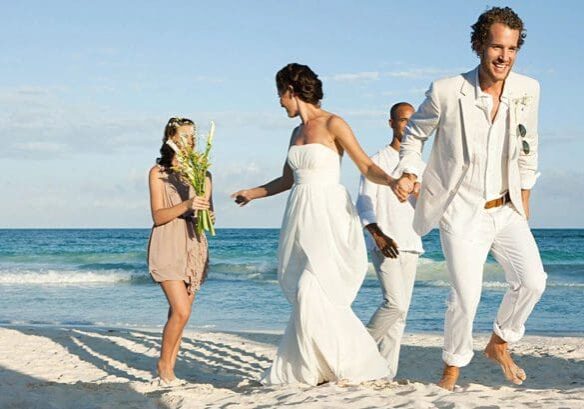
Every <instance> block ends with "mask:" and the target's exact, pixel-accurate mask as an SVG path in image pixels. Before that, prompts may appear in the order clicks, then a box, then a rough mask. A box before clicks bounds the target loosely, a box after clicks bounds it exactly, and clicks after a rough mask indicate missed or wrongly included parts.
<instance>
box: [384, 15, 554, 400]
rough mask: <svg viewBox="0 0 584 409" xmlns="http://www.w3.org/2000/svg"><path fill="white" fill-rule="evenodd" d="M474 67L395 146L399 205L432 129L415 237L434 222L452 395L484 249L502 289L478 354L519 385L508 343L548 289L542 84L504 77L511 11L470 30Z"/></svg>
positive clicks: (512, 41)
mask: <svg viewBox="0 0 584 409" xmlns="http://www.w3.org/2000/svg"><path fill="white" fill-rule="evenodd" d="M472 28H473V31H472V34H471V44H472V48H473V50H474V51H475V53H476V54H477V56H478V57H479V58H480V64H479V66H478V67H477V68H475V69H474V70H472V71H470V72H468V73H465V74H461V75H457V76H455V77H451V78H445V79H441V80H438V81H435V82H433V83H432V85H431V87H430V89H429V90H428V92H427V93H426V100H425V101H424V102H423V103H422V105H421V106H420V107H419V108H418V110H417V112H416V113H415V114H414V115H413V116H412V118H411V120H410V123H409V124H408V126H407V128H406V130H405V134H404V139H403V142H402V145H401V150H400V164H399V165H398V169H397V170H396V173H397V174H402V173H403V175H402V177H401V178H400V179H399V181H398V183H397V184H396V187H395V188H394V192H395V193H396V195H397V196H398V198H400V200H405V199H406V197H407V195H408V194H409V193H410V192H412V191H413V189H414V183H415V181H416V180H417V177H418V176H420V175H421V174H422V170H421V164H420V163H421V152H422V148H423V145H424V142H425V141H426V140H427V139H428V137H429V136H430V135H431V134H433V133H434V132H435V137H434V144H433V146H432V151H431V153H430V158H429V160H428V165H427V167H426V169H425V171H424V172H423V178H424V180H423V183H422V188H421V191H420V194H419V198H418V201H417V205H416V211H415V215H414V229H415V230H416V231H417V232H418V233H419V234H421V235H424V234H426V233H427V232H429V231H430V230H431V229H432V228H433V227H434V226H435V225H436V224H439V227H440V239H441V243H442V250H443V252H444V256H445V258H446V263H447V266H448V273H449V277H450V283H451V288H452V289H451V293H450V297H449V299H448V303H447V306H448V308H447V311H446V317H445V322H444V349H443V351H442V359H443V361H444V362H445V367H444V372H443V375H442V378H441V380H440V381H439V383H438V385H439V386H441V387H442V388H444V389H447V390H453V389H454V386H455V384H456V381H457V379H458V376H459V374H460V370H459V368H460V367H463V366H466V365H468V363H469V362H470V360H471V359H472V357H473V342H472V327H473V320H474V316H475V314H476V310H477V306H478V303H479V300H480V297H481V289H482V275H483V269H484V263H485V261H486V258H487V255H488V253H489V251H490V252H491V254H492V255H493V257H494V258H495V259H496V260H497V262H498V263H499V264H500V265H501V267H502V268H503V270H504V271H505V279H506V281H507V283H508V284H509V288H508V291H507V292H506V294H505V296H504V297H503V300H502V302H501V305H500V307H499V311H498V312H497V317H496V319H495V321H494V323H493V333H492V335H491V339H490V341H489V343H488V345H487V347H486V349H485V355H486V356H487V357H489V358H490V359H492V360H493V361H495V362H496V363H498V364H499V365H500V366H501V368H502V370H503V374H504V375H505V377H506V378H507V379H508V380H509V381H511V382H512V383H514V384H517V385H519V384H521V383H522V382H523V381H525V379H526V374H525V372H524V371H523V370H522V369H521V368H520V367H519V366H517V365H516V364H515V362H514V361H513V359H512V358H511V355H510V353H509V350H508V343H513V342H517V341H519V340H520V339H521V337H522V336H523V334H524V332H525V322H526V320H527V318H528V317H529V315H530V314H531V311H532V310H533V308H534V306H535V304H536V303H537V302H538V300H539V299H540V297H541V295H542V293H543V291H544V289H545V284H546V277H547V276H546V273H545V272H544V269H543V265H542V262H541V257H540V255H539V250H538V248H537V244H536V242H535V240H534V238H533V235H532V233H531V231H530V229H529V225H528V223H527V219H528V218H529V197H530V192H531V189H532V187H533V185H534V184H535V181H536V179H537V177H538V173H537V162H538V133H537V124H538V107H539V84H538V82H537V81H536V80H534V79H532V78H529V77H526V76H524V75H519V74H516V73H514V72H512V71H511V68H512V67H513V63H514V62H515V58H516V55H517V52H518V51H519V48H520V47H521V45H522V44H523V41H524V38H525V31H524V26H523V21H522V20H521V19H520V18H519V16H518V15H517V14H516V13H515V12H514V11H513V10H511V9H510V8H509V7H503V8H500V7H493V8H491V9H490V10H487V11H485V12H484V13H483V14H481V16H479V19H478V21H477V22H476V23H475V24H474V25H473V26H472Z"/></svg>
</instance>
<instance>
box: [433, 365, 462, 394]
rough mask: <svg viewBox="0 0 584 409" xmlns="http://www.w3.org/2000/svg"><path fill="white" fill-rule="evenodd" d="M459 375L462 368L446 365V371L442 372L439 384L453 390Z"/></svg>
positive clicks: (443, 387)
mask: <svg viewBox="0 0 584 409" xmlns="http://www.w3.org/2000/svg"><path fill="white" fill-rule="evenodd" d="M459 375H460V369H459V368H458V367H457V366H450V365H444V372H443V373H442V379H440V381H439V382H438V386H439V387H441V388H442V389H446V390H447V391H450V392H452V391H453V390H454V386H455V385H456V381H457V380H458V376H459Z"/></svg>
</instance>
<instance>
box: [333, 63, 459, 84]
mask: <svg viewBox="0 0 584 409" xmlns="http://www.w3.org/2000/svg"><path fill="white" fill-rule="evenodd" d="M466 71H468V69H464V68H437V67H425V68H419V67H411V68H403V69H399V70H392V71H381V72H380V71H360V72H354V73H341V74H332V75H329V76H325V77H323V80H325V81H327V80H332V81H337V82H355V81H377V80H380V79H383V78H407V79H437V78H440V77H444V76H449V75H455V74H459V73H461V72H466Z"/></svg>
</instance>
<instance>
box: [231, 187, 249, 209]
mask: <svg viewBox="0 0 584 409" xmlns="http://www.w3.org/2000/svg"><path fill="white" fill-rule="evenodd" d="M231 198H232V199H233V200H234V201H235V203H237V204H238V205H239V206H245V205H246V204H248V203H249V202H251V201H252V200H253V199H254V197H253V196H252V194H251V191H250V190H247V189H244V190H240V191H238V192H235V193H233V194H232V195H231Z"/></svg>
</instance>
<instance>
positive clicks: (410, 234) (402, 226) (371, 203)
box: [357, 145, 424, 254]
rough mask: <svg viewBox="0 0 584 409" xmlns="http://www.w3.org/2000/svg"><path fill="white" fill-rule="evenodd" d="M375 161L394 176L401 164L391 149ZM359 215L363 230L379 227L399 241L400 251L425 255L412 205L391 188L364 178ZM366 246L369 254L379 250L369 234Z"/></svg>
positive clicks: (374, 159) (396, 153)
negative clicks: (374, 224) (370, 225)
mask: <svg viewBox="0 0 584 409" xmlns="http://www.w3.org/2000/svg"><path fill="white" fill-rule="evenodd" d="M371 160H372V161H373V162H374V163H375V164H376V165H378V166H379V167H380V168H381V169H383V170H384V171H385V172H386V173H388V174H391V172H392V171H393V170H394V169H395V167H396V166H397V164H398V162H399V153H398V152H397V151H396V150H395V149H393V148H392V147H391V146H390V145H388V146H386V147H385V148H384V149H382V150H380V151H379V152H378V153H376V154H375V155H373V156H372V157H371ZM422 170H423V169H422ZM357 211H358V212H359V217H360V218H361V223H362V224H363V227H365V226H367V225H369V224H371V223H377V225H378V226H379V228H380V229H381V231H382V232H383V233H384V234H385V235H387V236H389V237H391V238H392V239H393V240H395V242H396V243H397V245H398V249H399V250H400V251H410V252H416V253H420V254H421V253H423V252H424V248H423V247H422V239H421V238H420V236H418V235H417V234H416V232H415V231H414V229H413V227H412V222H413V220H414V206H413V204H412V202H410V201H406V202H403V203H401V202H400V201H399V200H398V199H397V197H396V195H395V194H394V193H393V191H392V190H391V188H390V187H389V186H382V185H378V184H376V183H373V182H371V181H369V180H367V179H366V178H365V177H364V176H363V175H362V176H361V182H360V183H359V197H358V199H357ZM366 242H367V248H368V250H371V249H374V248H376V246H375V243H374V242H373V240H372V239H371V235H370V234H366Z"/></svg>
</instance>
